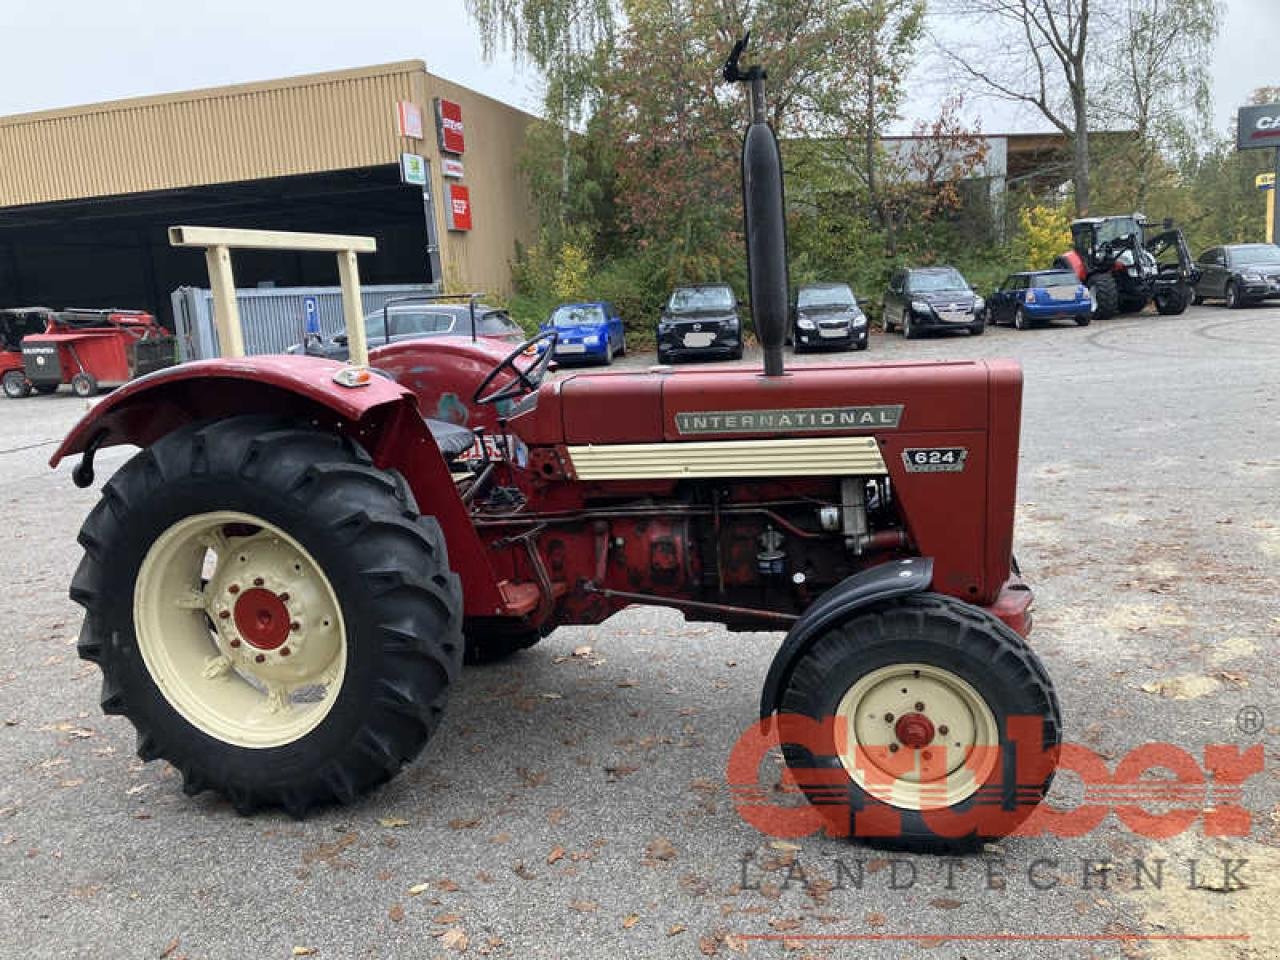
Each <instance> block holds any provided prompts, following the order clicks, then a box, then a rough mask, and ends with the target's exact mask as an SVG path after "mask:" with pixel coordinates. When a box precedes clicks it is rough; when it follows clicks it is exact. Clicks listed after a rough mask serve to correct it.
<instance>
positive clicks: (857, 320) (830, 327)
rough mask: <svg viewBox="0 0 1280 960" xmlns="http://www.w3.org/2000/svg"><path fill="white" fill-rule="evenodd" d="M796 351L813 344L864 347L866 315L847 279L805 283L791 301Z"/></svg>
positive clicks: (865, 341)
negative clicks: (845, 281) (840, 281)
mask: <svg viewBox="0 0 1280 960" xmlns="http://www.w3.org/2000/svg"><path fill="white" fill-rule="evenodd" d="M791 337H792V342H793V343H795V345H796V352H797V353H799V352H800V351H801V350H808V349H813V348H817V347H839V348H841V349H842V350H848V349H850V348H853V349H854V350H865V349H867V317H866V314H864V313H863V312H862V308H861V307H859V306H858V298H857V297H855V296H854V295H853V291H852V290H851V289H849V285H848V284H847V283H807V284H805V285H804V286H802V287H799V288H798V289H797V290H796V295H795V299H794V300H792V301H791Z"/></svg>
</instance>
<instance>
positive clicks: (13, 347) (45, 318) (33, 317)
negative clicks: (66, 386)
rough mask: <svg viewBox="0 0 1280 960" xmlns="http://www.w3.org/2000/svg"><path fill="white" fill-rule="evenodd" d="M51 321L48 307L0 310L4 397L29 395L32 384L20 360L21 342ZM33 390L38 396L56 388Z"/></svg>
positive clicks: (0, 366)
mask: <svg viewBox="0 0 1280 960" xmlns="http://www.w3.org/2000/svg"><path fill="white" fill-rule="evenodd" d="M52 320H53V311H52V310H50V309H49V308H48V307H12V308H10V309H7V310H0V385H3V387H4V395H5V396H6V397H9V398H10V399H12V400H18V399H21V398H22V397H29V396H31V390H32V385H31V381H30V380H28V379H27V373H26V364H25V362H24V360H23V357H22V341H23V339H25V338H26V337H29V336H31V335H33V334H37V333H44V332H45V330H47V329H48V328H49V324H50V323H51V322H52ZM37 389H39V390H40V392H41V393H52V392H53V391H54V390H56V389H57V387H54V388H53V389H50V388H49V387H47V386H45V387H39V388H37Z"/></svg>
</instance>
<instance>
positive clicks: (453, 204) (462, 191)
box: [445, 183, 471, 230]
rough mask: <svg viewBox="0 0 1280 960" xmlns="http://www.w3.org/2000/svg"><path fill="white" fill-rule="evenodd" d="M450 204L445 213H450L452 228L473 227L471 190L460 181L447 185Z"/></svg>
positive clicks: (468, 228)
mask: <svg viewBox="0 0 1280 960" xmlns="http://www.w3.org/2000/svg"><path fill="white" fill-rule="evenodd" d="M445 196H446V198H447V199H448V201H449V202H448V204H447V205H446V207H445V213H446V214H447V215H448V220H449V229H450V230H470V229H471V191H470V190H468V189H467V188H466V187H464V186H463V185H462V184H460V183H450V184H446V186H445Z"/></svg>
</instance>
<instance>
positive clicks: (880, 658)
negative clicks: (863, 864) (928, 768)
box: [779, 594, 1062, 852]
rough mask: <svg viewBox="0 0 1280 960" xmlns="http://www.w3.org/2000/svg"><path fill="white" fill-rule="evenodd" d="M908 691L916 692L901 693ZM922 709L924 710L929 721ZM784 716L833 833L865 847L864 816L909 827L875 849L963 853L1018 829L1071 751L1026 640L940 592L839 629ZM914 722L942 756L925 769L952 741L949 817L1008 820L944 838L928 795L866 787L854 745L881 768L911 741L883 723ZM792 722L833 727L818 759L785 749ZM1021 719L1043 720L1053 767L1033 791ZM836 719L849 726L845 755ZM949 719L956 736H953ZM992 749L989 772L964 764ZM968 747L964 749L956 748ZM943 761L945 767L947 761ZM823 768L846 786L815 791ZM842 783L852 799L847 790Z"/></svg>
mask: <svg viewBox="0 0 1280 960" xmlns="http://www.w3.org/2000/svg"><path fill="white" fill-rule="evenodd" d="M895 671H896V673H895ZM877 678H883V679H879V680H878V679H877ZM899 684H901V686H899ZM902 688H906V689H907V690H908V691H909V692H908V693H900V691H901V690H902ZM916 700H918V701H919V702H920V703H921V704H923V705H924V707H925V709H924V710H923V711H921V710H920V709H919V706H917V705H916V703H914V702H913V701H916ZM930 703H932V706H930ZM887 711H891V712H887ZM780 712H781V714H782V716H781V717H780V718H779V726H780V727H781V728H782V730H783V736H782V738H781V739H782V741H783V748H782V750H783V757H784V759H785V761H786V763H787V766H788V767H790V768H791V773H792V776H793V777H794V779H795V780H796V781H797V782H798V783H799V785H800V787H801V789H802V790H804V792H805V793H806V795H807V796H808V797H809V799H810V802H812V803H813V804H814V805H815V807H816V808H817V809H818V810H819V811H821V812H822V813H823V815H824V818H825V819H826V820H827V823H828V831H829V832H830V833H831V834H832V835H833V836H842V835H844V836H851V837H854V838H857V837H858V833H857V830H858V826H859V818H864V819H867V820H874V819H875V818H877V817H879V816H884V815H885V814H886V813H893V812H896V813H897V814H898V816H899V817H900V822H901V830H900V832H899V833H898V835H897V836H894V837H888V838H884V837H881V838H877V839H876V840H874V841H873V842H876V843H878V844H882V845H885V846H892V847H897V848H901V849H910V850H918V851H930V852H945V851H954V850H957V849H964V848H968V847H972V846H974V845H976V844H977V843H979V842H981V841H982V840H986V839H993V838H995V837H998V836H1002V835H1005V834H1007V833H1009V832H1010V831H1011V830H1013V828H1014V827H1015V826H1016V825H1017V824H1018V823H1020V822H1021V821H1022V820H1024V819H1025V818H1026V817H1027V816H1029V815H1030V814H1031V812H1032V811H1033V810H1034V808H1035V806H1036V805H1037V804H1038V803H1039V802H1040V801H1041V800H1042V799H1043V798H1044V796H1045V794H1046V793H1047V792H1048V789H1049V784H1050V782H1051V781H1052V779H1053V765H1054V762H1056V751H1057V747H1058V744H1059V743H1060V741H1061V726H1062V721H1061V716H1060V713H1059V708H1058V700H1057V696H1056V694H1055V692H1054V689H1053V683H1052V681H1051V680H1050V679H1049V675H1048V674H1047V673H1046V672H1045V669H1044V667H1043V666H1042V665H1041V663H1040V661H1039V659H1038V658H1037V657H1036V655H1035V653H1034V651H1032V650H1031V648H1030V647H1028V646H1027V643H1026V641H1025V640H1023V639H1022V638H1021V637H1020V636H1018V635H1017V634H1016V633H1014V632H1013V631H1012V630H1011V629H1010V628H1009V627H1007V626H1006V625H1005V624H1003V623H1001V622H1000V621H999V620H997V619H996V618H994V617H992V616H991V615H989V614H987V613H985V612H983V611H981V610H979V609H978V608H976V607H972V606H970V605H968V604H965V603H961V602H960V601H958V600H955V599H952V598H950V597H944V596H940V595H937V594H918V595H915V596H912V597H909V598H906V599H903V600H898V601H894V602H891V603H888V604H884V605H882V606H879V607H876V608H873V609H869V610H863V611H858V612H855V613H854V614H853V615H852V617H851V618H850V619H849V620H847V621H845V622H844V623H842V624H838V625H836V626H835V627H833V628H831V629H830V630H829V631H828V632H827V633H826V634H824V635H823V636H821V637H820V638H819V639H818V640H817V641H816V642H815V643H814V644H813V645H812V646H811V647H810V648H809V650H808V651H807V652H806V653H805V654H804V655H803V656H802V657H801V659H800V660H799V661H798V662H797V663H796V665H795V667H794V668H793V670H792V672H791V675H790V677H789V678H788V679H787V683H786V688H785V690H784V693H783V697H782V706H781V711H780ZM908 713H914V714H917V716H919V715H923V716H924V717H926V718H929V722H928V724H927V725H926V730H927V731H928V736H926V737H924V739H923V742H924V743H925V744H932V746H925V747H923V748H918V749H921V753H920V754H918V755H917V756H915V757H914V764H915V769H917V770H924V769H925V768H924V767H923V765H924V764H926V763H928V762H929V761H927V760H926V759H925V758H924V756H923V752H924V750H925V749H928V750H935V749H937V747H939V746H941V745H942V744H943V743H945V744H946V746H947V747H948V748H950V749H951V750H952V751H954V753H953V754H951V755H944V757H943V758H942V760H943V761H944V762H945V767H940V768H939V770H938V776H937V778H936V779H933V778H930V779H932V780H933V783H934V784H936V785H937V786H940V787H941V786H945V788H946V791H947V794H946V795H947V799H948V802H947V803H946V806H945V808H946V809H948V810H951V811H954V812H956V813H964V812H966V811H970V810H972V809H974V807H975V806H976V805H977V804H978V803H979V801H980V800H982V801H985V803H986V804H989V805H990V806H989V807H986V809H991V810H993V811H995V810H999V809H1000V808H1001V807H1003V811H1004V813H1003V816H1002V817H1001V818H1000V819H999V821H998V822H991V821H989V822H987V823H979V824H978V826H977V828H976V829H975V830H973V831H972V832H971V833H970V834H969V835H968V836H964V837H949V836H944V835H941V834H940V833H938V832H937V831H935V830H934V829H933V828H932V826H931V825H930V822H929V816H928V815H927V813H926V812H922V806H925V805H927V804H928V803H929V802H930V799H929V798H928V795H927V794H926V793H925V792H924V791H920V790H919V788H918V786H916V787H914V788H913V786H912V782H911V780H910V779H909V778H898V779H893V778H892V775H891V776H890V778H889V779H888V780H886V781H883V782H882V785H878V784H876V783H871V784H869V786H870V787H871V788H872V789H873V790H874V793H873V792H869V791H868V790H867V789H864V787H863V786H862V785H861V782H860V781H861V780H863V776H859V775H858V774H856V773H855V772H854V771H855V770H856V768H857V764H855V763H853V761H852V759H851V758H850V756H849V754H850V753H851V752H852V751H851V745H862V746H863V747H864V748H865V749H866V750H867V752H868V756H869V759H870V761H871V762H872V763H874V762H876V753H875V748H876V747H877V746H879V748H880V750H881V751H883V750H885V749H886V748H887V744H888V743H895V742H898V737H899V736H900V735H901V734H900V730H899V725H898V724H895V723H894V720H891V719H883V720H882V718H889V717H893V718H895V719H896V720H898V721H901V720H903V719H905V718H906V716H907V714H908ZM786 714H792V715H799V716H804V717H810V718H812V719H814V720H818V721H820V722H824V723H823V726H822V730H823V738H824V739H823V742H822V743H820V744H819V746H820V748H821V749H820V752H819V753H818V754H816V755H815V754H814V753H813V752H811V751H810V750H809V749H808V748H807V747H803V746H799V745H796V744H788V743H786V737H785V729H786V719H785V715H786ZM1011 717H1038V718H1040V719H1041V721H1042V726H1041V737H1042V743H1041V746H1042V748H1043V750H1044V751H1045V756H1046V757H1047V758H1048V759H1049V761H1050V762H1049V763H1048V764H1047V765H1046V767H1044V768H1040V769H1036V770H1035V771H1034V776H1033V782H1030V783H1022V784H1019V783H1018V782H1017V774H1016V772H1015V769H1014V767H1015V765H1014V764H1013V763H1012V762H1011V761H1012V758H1013V756H1014V754H1013V751H1014V750H1015V746H1014V744H1013V743H1012V742H1011V741H1010V740H1009V729H1008V720H1009V718H1011ZM832 718H836V720H837V721H838V722H842V723H845V724H848V726H847V727H846V728H845V729H848V730H849V736H848V741H847V743H846V744H845V745H844V747H845V750H844V752H845V756H843V757H842V756H841V755H840V748H839V747H838V746H837V743H836V738H835V723H832V722H831V721H832ZM944 721H945V722H949V723H951V725H952V728H951V729H947V728H946V726H945V725H944ZM891 724H892V725H891ZM930 737H932V738H933V739H929V738H930ZM989 739H994V740H995V741H997V742H998V743H999V745H1000V753H999V757H992V758H991V761H990V762H988V763H983V762H982V759H981V758H982V754H980V753H979V754H971V755H972V756H973V757H974V760H973V761H971V762H970V763H969V764H964V763H961V762H960V761H961V760H962V759H964V756H965V754H966V752H968V751H969V750H970V749H971V748H972V746H976V745H982V744H984V743H986V742H987V741H988V740H989ZM957 742H960V743H961V744H962V747H960V748H957V747H956V746H955V744H956V743H957ZM906 749H912V747H911V746H907V747H906ZM879 756H880V757H881V758H884V757H885V756H887V755H886V754H884V753H880V754H879ZM1001 761H1003V762H1001ZM933 762H934V763H938V762H939V761H938V758H937V757H935V758H934V759H933ZM815 768H816V769H820V770H823V771H824V772H825V773H827V774H828V775H831V774H833V773H835V774H838V773H841V772H843V773H844V775H845V777H844V778H843V779H840V778H837V780H835V781H833V780H831V779H826V780H823V779H822V778H821V777H815V778H813V779H815V780H818V781H820V782H819V783H814V784H809V785H806V784H805V782H804V781H805V779H806V771H807V770H812V769H815ZM944 771H945V772H944ZM842 783H843V784H845V785H846V786H847V792H846V791H845V790H841V784H842ZM836 791H839V794H838V795H837V793H836ZM846 798H847V801H848V802H847V803H844V802H843V801H844V800H845V799H846ZM882 798H883V799H882ZM953 798H954V799H953ZM938 799H939V800H940V799H941V798H938ZM837 800H838V801H840V802H839V803H837V802H835V801H837ZM935 805H938V804H937V803H936V801H935ZM865 832H866V830H865V829H864V833H865Z"/></svg>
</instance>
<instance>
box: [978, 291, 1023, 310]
mask: <svg viewBox="0 0 1280 960" xmlns="http://www.w3.org/2000/svg"><path fill="white" fill-rule="evenodd" d="M1027 292H1028V293H1030V292H1031V291H1029V290H1028V291H1027ZM986 305H987V301H985V300H983V299H982V298H981V297H974V298H973V312H974V313H977V312H978V311H979V310H981V309H982V308H983V307H985V306H986Z"/></svg>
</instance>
